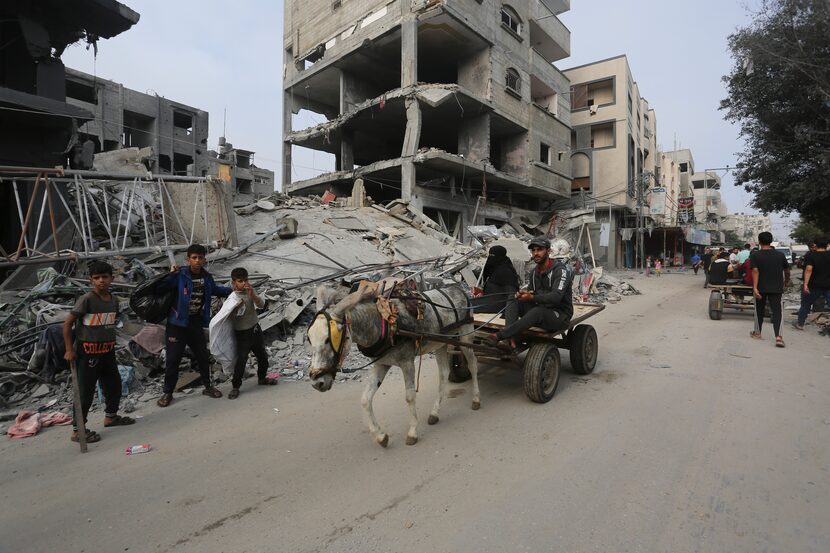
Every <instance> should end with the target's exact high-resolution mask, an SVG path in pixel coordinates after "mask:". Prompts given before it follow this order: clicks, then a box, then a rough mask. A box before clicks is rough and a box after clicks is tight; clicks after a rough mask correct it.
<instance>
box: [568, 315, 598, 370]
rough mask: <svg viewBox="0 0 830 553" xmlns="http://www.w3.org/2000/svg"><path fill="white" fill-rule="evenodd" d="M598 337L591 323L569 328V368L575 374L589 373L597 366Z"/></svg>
mask: <svg viewBox="0 0 830 553" xmlns="http://www.w3.org/2000/svg"><path fill="white" fill-rule="evenodd" d="M598 353H599V339H598V338H597V331H596V330H595V329H594V327H592V326H591V325H577V326H575V327H574V328H573V330H571V335H570V357H571V370H573V372H575V373H576V374H591V373H592V372H594V367H596V366H597V354H598Z"/></svg>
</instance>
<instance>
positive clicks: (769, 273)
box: [749, 232, 790, 348]
mask: <svg viewBox="0 0 830 553" xmlns="http://www.w3.org/2000/svg"><path fill="white" fill-rule="evenodd" d="M758 243H759V244H760V245H761V249H760V250H758V251H755V252H752V253H751V254H750V256H749V264H750V266H751V267H752V282H753V290H752V292H753V294H754V295H755V330H753V331H752V332H751V333H750V336H752V337H753V338H758V339H760V338H761V326H762V325H763V324H764V312H765V310H766V306H767V304H769V308H770V312H771V313H772V317H771V318H772V326H773V329H774V330H775V346H776V347H779V348H783V347H784V339H783V338H782V337H781V312H782V307H781V296H782V295H783V294H784V288H786V287H788V286H789V285H790V265H789V263H787V256H786V255H784V254H783V253H781V252H779V251H777V250H776V249H775V248H773V247H772V234H771V233H769V232H762V233H761V234H759V235H758Z"/></svg>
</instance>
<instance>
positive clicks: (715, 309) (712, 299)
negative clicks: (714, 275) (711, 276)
mask: <svg viewBox="0 0 830 553" xmlns="http://www.w3.org/2000/svg"><path fill="white" fill-rule="evenodd" d="M722 316H723V296H722V295H721V293H720V291H719V290H712V293H711V294H710V295H709V318H710V319H712V320H713V321H719V320H720V319H721V317H722Z"/></svg>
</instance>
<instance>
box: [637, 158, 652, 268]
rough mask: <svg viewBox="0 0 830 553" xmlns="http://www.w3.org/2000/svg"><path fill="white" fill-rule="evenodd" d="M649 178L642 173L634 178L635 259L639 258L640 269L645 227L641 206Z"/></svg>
mask: <svg viewBox="0 0 830 553" xmlns="http://www.w3.org/2000/svg"><path fill="white" fill-rule="evenodd" d="M650 177H651V173H642V174H640V175H638V176H637V177H635V178H634V187H635V188H634V194H635V198H636V202H637V215H636V219H635V220H636V222H637V241H636V244H635V248H636V253H635V257H639V261H637V262H636V265H637V267H638V268H640V269H642V268H643V267H644V265H643V262H644V260H645V240H644V239H643V233H644V232H645V225H644V224H643V221H644V219H643V205H644V204H645V187H646V186H647V185H648V182H649V179H650Z"/></svg>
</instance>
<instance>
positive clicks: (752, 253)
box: [692, 232, 830, 348]
mask: <svg viewBox="0 0 830 553" xmlns="http://www.w3.org/2000/svg"><path fill="white" fill-rule="evenodd" d="M772 241H773V237H772V234H771V233H769V232H762V233H760V234H759V235H758V247H756V248H752V247H751V246H750V245H749V244H744V247H743V249H742V250H739V249H738V248H732V250H731V252H728V251H726V249H724V248H720V250H719V251H714V250H713V249H711V248H709V247H707V248H705V250H704V253H703V256H699V255H698V254H697V253H695V255H694V256H693V257H692V267H693V269H694V271H695V274H697V273H698V270H699V269H700V268H702V269H703V272H704V274H705V276H706V279H705V281H704V284H703V287H704V288H708V287H709V286H710V285H719V284H743V285H746V286H751V287H752V294H753V297H754V301H755V328H754V329H753V331H752V332H751V333H750V334H751V336H752V337H753V338H757V339H760V338H761V337H762V335H761V329H762V327H763V324H764V314H765V313H766V311H767V309H769V312H770V320H771V322H772V326H773V332H774V333H775V345H776V346H777V347H782V348H783V347H785V343H784V338H783V337H782V336H781V322H782V319H783V303H782V299H783V294H784V291H785V290H786V289H787V288H789V286H790V273H791V270H790V263H789V261H788V260H787V256H786V255H784V253H782V252H780V251H778V250H776V249H775V248H774V247H773V246H772ZM827 242H828V241H827V238H826V237H821V238H817V239H816V240H815V241H813V242H811V243H810V251H809V252H808V253H807V254H806V255H805V256H804V259H803V262H802V267H803V269H804V272H803V280H804V283H803V285H802V289H801V306H800V308H799V311H798V319H797V321H796V322H794V323H793V326H794V327H795V328H796V329H798V330H803V329H804V324H805V322H806V320H807V316H808V315H809V314H810V311H811V309H812V308H813V305H814V304H815V302H816V301H817V300H818V299H819V298H825V301H826V302H827V304H828V305H830V253H828V251H827Z"/></svg>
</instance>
